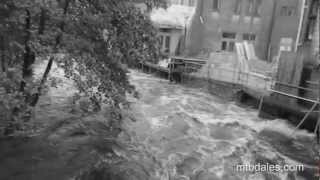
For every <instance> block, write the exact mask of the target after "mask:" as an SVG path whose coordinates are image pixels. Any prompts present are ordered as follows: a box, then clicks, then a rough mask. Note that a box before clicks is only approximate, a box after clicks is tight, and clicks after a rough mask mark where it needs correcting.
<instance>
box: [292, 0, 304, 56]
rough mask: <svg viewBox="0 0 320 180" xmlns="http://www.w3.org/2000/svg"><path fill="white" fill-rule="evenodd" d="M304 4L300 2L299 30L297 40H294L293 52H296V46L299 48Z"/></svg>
mask: <svg viewBox="0 0 320 180" xmlns="http://www.w3.org/2000/svg"><path fill="white" fill-rule="evenodd" d="M305 3H306V0H302V6H301V11H300V12H301V14H300V20H299V29H298V33H297V38H296V44H295V47H294V52H297V50H298V46H299V41H300V36H301V29H302V23H303V17H304V10H305Z"/></svg>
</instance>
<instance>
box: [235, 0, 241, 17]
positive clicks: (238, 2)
mask: <svg viewBox="0 0 320 180" xmlns="http://www.w3.org/2000/svg"><path fill="white" fill-rule="evenodd" d="M241 6H242V0H236V4H235V6H234V14H236V15H240V14H241Z"/></svg>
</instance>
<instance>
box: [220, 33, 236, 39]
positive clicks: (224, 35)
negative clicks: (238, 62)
mask: <svg viewBox="0 0 320 180" xmlns="http://www.w3.org/2000/svg"><path fill="white" fill-rule="evenodd" d="M222 37H223V38H227V39H235V38H236V33H230V32H223V33H222Z"/></svg>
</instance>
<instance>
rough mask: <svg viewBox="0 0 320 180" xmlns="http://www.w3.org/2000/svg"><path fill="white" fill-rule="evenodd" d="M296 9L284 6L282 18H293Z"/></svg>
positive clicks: (281, 12) (281, 11)
mask: <svg viewBox="0 0 320 180" xmlns="http://www.w3.org/2000/svg"><path fill="white" fill-rule="evenodd" d="M295 12H296V9H295V8H294V7H289V6H283V7H281V10H280V15H281V16H293V15H295Z"/></svg>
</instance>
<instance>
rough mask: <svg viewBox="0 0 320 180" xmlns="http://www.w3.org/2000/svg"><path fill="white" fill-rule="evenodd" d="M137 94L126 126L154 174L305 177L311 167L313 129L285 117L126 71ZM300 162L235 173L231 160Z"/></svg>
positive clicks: (236, 179) (215, 178) (234, 179)
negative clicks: (154, 166)
mask: <svg viewBox="0 0 320 180" xmlns="http://www.w3.org/2000/svg"><path fill="white" fill-rule="evenodd" d="M130 80H131V83H132V84H133V85H135V86H136V88H137V90H138V91H139V92H140V94H141V98H140V99H138V100H137V99H133V98H132V99H130V101H132V102H133V104H132V108H133V112H135V116H136V118H137V119H138V121H137V122H131V123H130V124H128V126H127V128H128V131H129V133H131V136H133V137H134V139H135V141H136V142H139V143H141V144H143V147H144V148H143V150H144V151H146V152H148V153H149V154H150V156H152V157H153V158H154V162H157V163H158V171H157V172H156V173H155V174H154V178H155V179H163V180H164V179H166V180H169V179H170V180H171V179H173V180H178V179H179V180H183V179H190V180H224V179H225V180H229V179H230V180H247V179H252V180H260V179H261V180H272V179H281V180H291V179H292V180H298V179H299V180H303V179H305V180H309V179H313V174H314V173H315V160H314V158H315V157H314V155H313V154H312V150H311V149H312V143H313V138H314V137H313V135H312V134H310V133H308V132H307V131H304V130H299V131H297V132H296V133H295V134H294V135H293V136H291V134H292V132H293V130H294V127H293V126H292V125H291V124H289V123H288V122H287V121H285V120H280V119H279V120H273V121H271V120H265V119H261V118H258V116H257V114H258V113H257V110H255V109H250V108H243V107H239V106H238V105H237V104H236V103H235V102H226V101H224V100H222V99H220V98H219V97H215V96H213V95H211V94H209V93H207V92H205V91H203V90H200V89H192V88H188V87H184V86H182V85H178V84H171V83H169V82H168V81H166V80H164V79H159V78H156V77H153V76H151V75H146V74H142V73H140V72H136V71H132V72H131V73H130ZM266 162H268V163H274V164H280V165H284V164H304V165H305V168H306V169H305V171H303V172H299V173H297V172H290V173H286V172H284V173H268V172H265V173H260V172H257V173H253V172H251V173H239V172H236V171H235V169H234V167H235V165H237V164H257V163H266Z"/></svg>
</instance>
